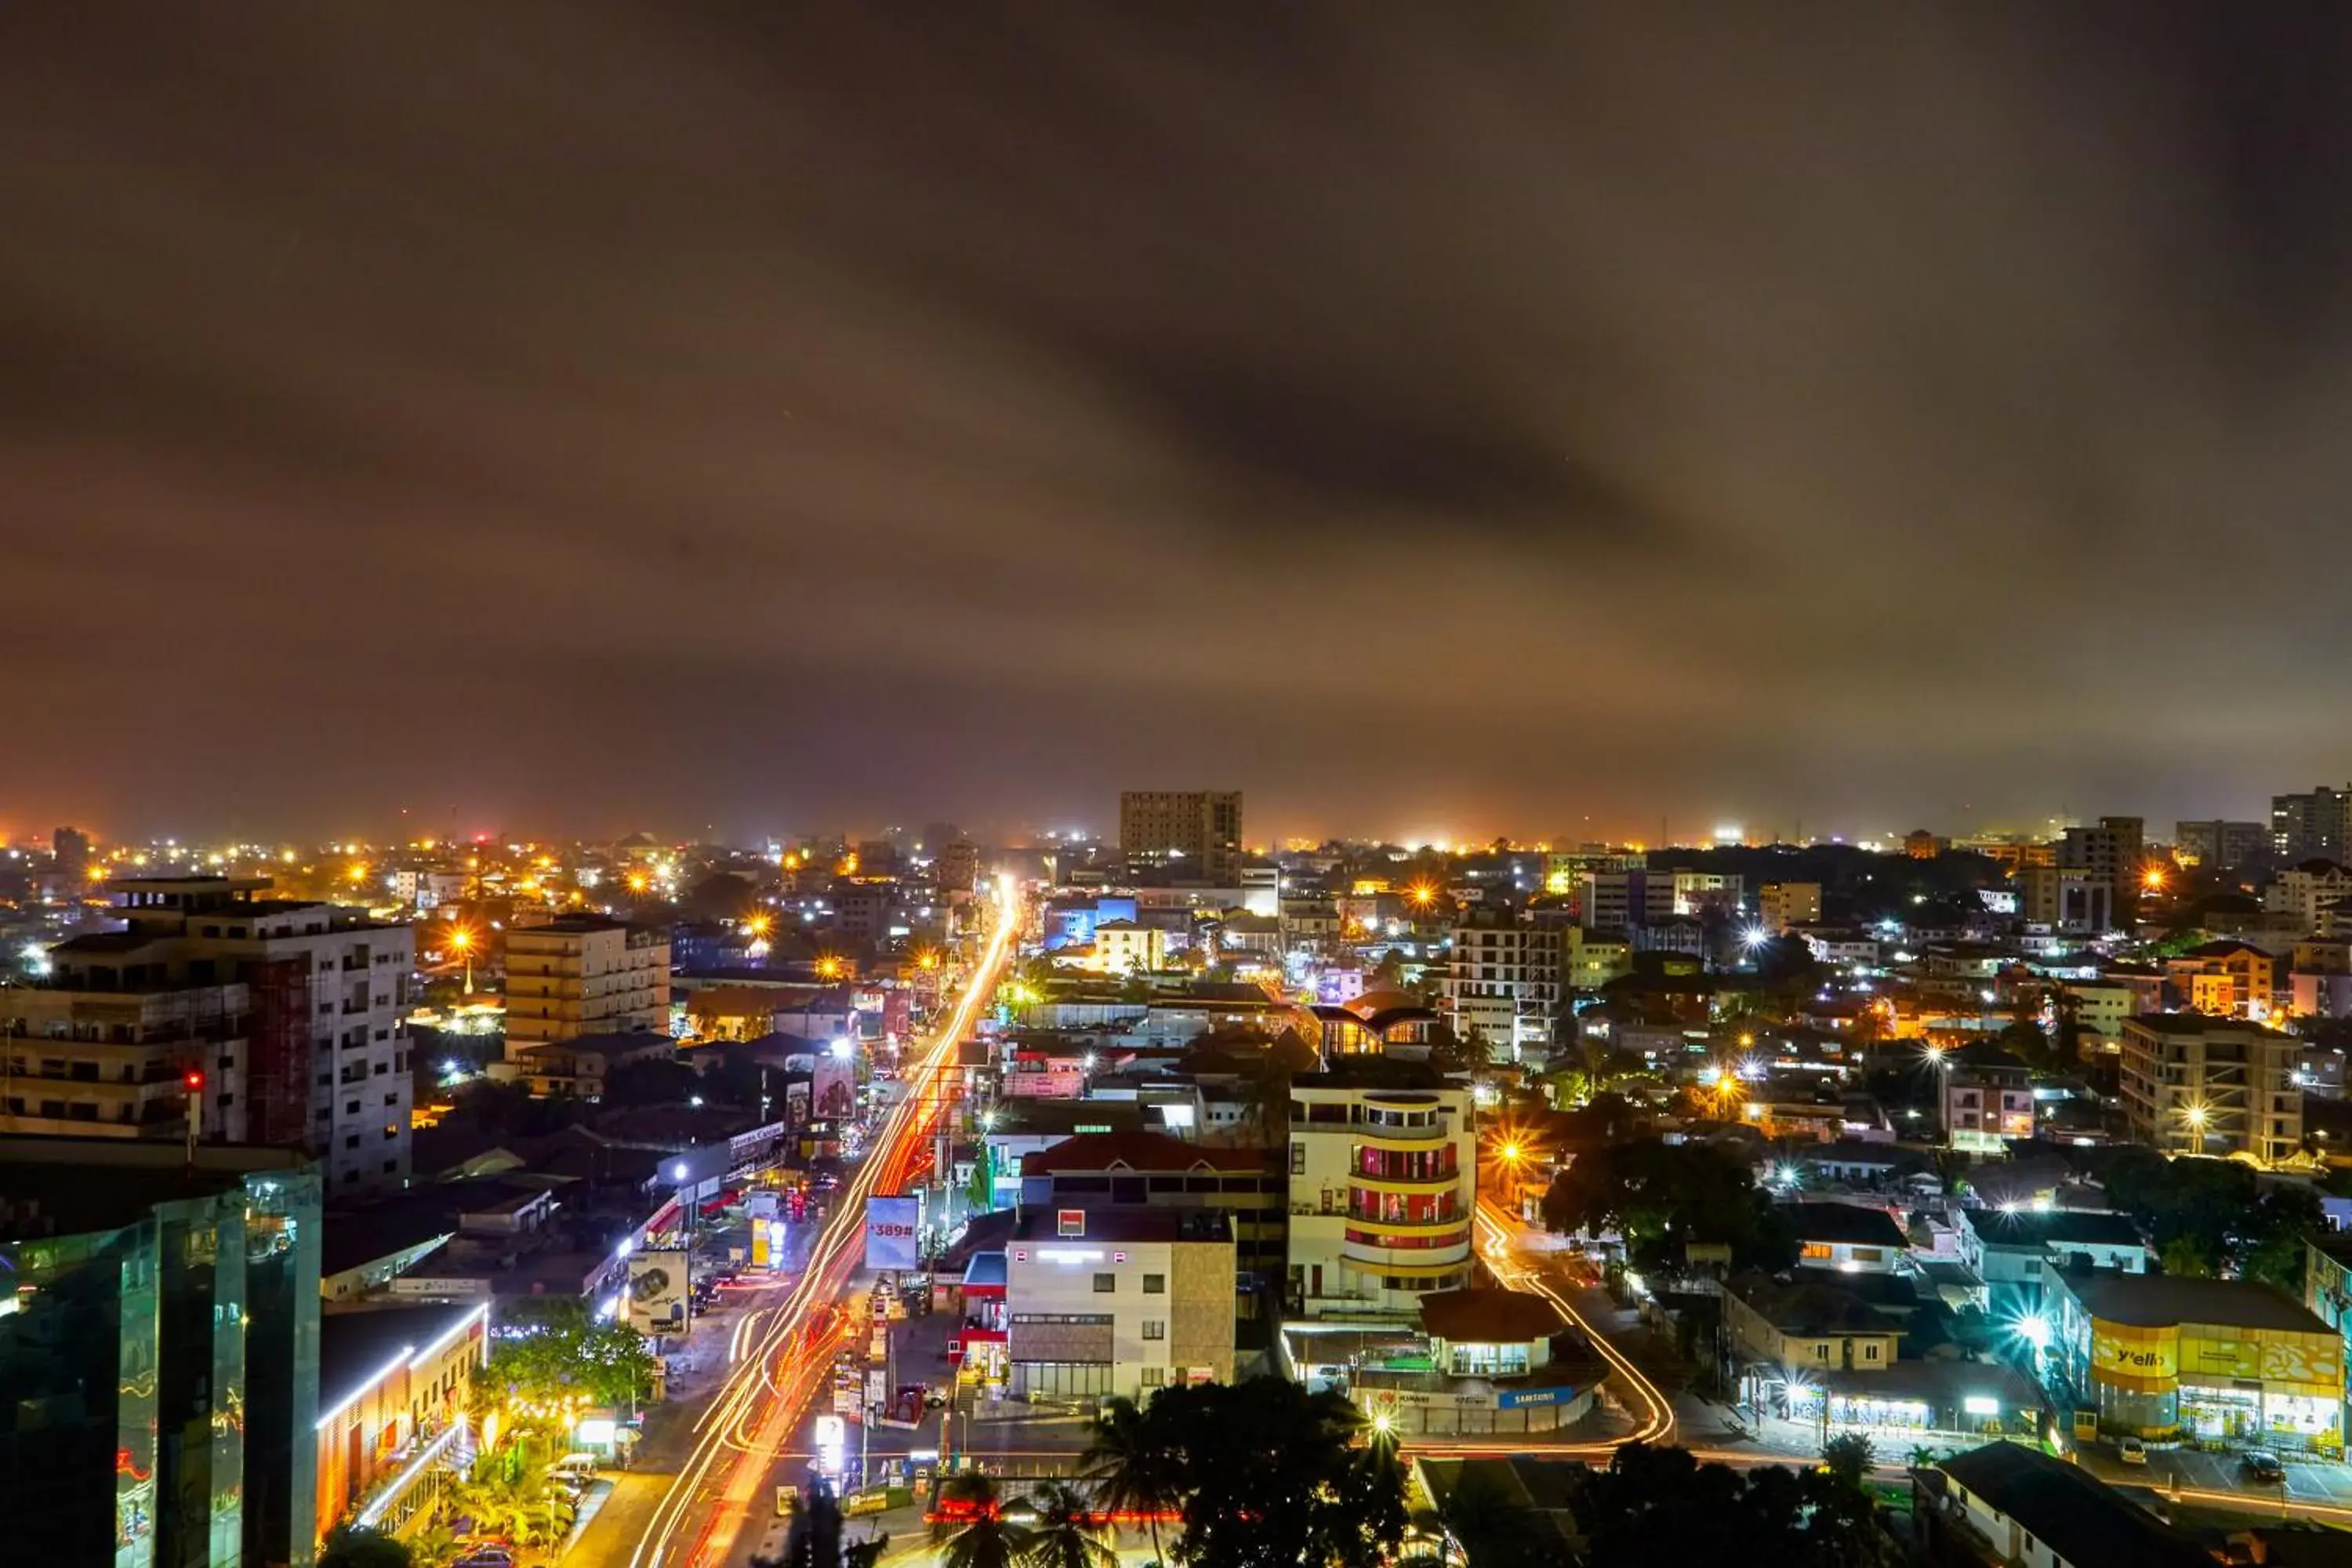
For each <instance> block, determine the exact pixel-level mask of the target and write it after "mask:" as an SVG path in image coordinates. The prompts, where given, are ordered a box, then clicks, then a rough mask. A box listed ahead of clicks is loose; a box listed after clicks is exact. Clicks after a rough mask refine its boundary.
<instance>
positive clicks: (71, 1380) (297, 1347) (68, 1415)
mask: <svg viewBox="0 0 2352 1568" xmlns="http://www.w3.org/2000/svg"><path fill="white" fill-rule="evenodd" d="M0 1192H5V1193H6V1194H8V1195H7V1201H6V1203H5V1205H0V1274H5V1278H6V1279H7V1280H8V1282H9V1288H8V1291H7V1294H6V1295H5V1303H6V1305H7V1306H8V1308H9V1310H7V1311H5V1312H0V1389H5V1398H0V1509H5V1511H6V1516H7V1520H8V1525H7V1530H8V1547H7V1549H6V1550H5V1552H0V1557H5V1558H6V1559H7V1560H8V1561H10V1562H22V1563H104V1564H109V1565H110V1568H165V1565H169V1568H179V1565H181V1564H185V1563H292V1564H295V1565H296V1568H303V1565H306V1564H308V1563H310V1562H311V1560H312V1550H313V1542H314V1541H315V1539H316V1532H315V1530H314V1529H313V1526H314V1523H315V1519H314V1510H315V1507H316V1500H317V1486H316V1474H317V1471H316V1460H317V1447H316V1443H315V1440H314V1433H315V1430H316V1427H317V1421H318V1404H319V1363H318V1357H319V1258H320V1250H319V1249H320V1180H319V1177H318V1175H317V1173H316V1170H315V1167H313V1166H312V1165H311V1164H310V1163H309V1161H308V1160H307V1158H306V1157H305V1156H304V1155H303V1154H301V1153H300V1152H299V1151H293V1150H279V1149H257V1148H254V1147H251V1146H242V1147H232V1146H226V1145H208V1146H205V1147H204V1148H201V1149H199V1150H198V1151H197V1152H196V1158H195V1161H194V1164H193V1165H190V1164H188V1163H186V1159H185V1156H184V1154H183V1152H182V1151H180V1150H179V1149H177V1148H174V1147H173V1146H171V1145H169V1144H162V1143H152V1142H140V1141H137V1140H127V1139H107V1138H30V1137H26V1138H0Z"/></svg>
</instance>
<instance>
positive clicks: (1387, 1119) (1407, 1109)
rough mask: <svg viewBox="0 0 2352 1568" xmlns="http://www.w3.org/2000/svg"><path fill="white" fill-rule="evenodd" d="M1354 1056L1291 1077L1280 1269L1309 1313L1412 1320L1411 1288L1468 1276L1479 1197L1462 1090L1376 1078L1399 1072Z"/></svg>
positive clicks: (1416, 1301) (1419, 1292)
mask: <svg viewBox="0 0 2352 1568" xmlns="http://www.w3.org/2000/svg"><path fill="white" fill-rule="evenodd" d="M1398 1066H1399V1064H1398V1063H1397V1062H1396V1061H1394V1060H1393V1059H1390V1058H1377V1059H1375V1060H1374V1062H1373V1063H1372V1068H1375V1069H1378V1070H1370V1071H1368V1070H1360V1069H1359V1068H1358V1067H1357V1066H1356V1064H1355V1061H1354V1059H1353V1058H1345V1059H1342V1060H1339V1061H1336V1062H1334V1063H1332V1064H1331V1066H1330V1068H1328V1070H1326V1071H1324V1072H1320V1073H1315V1074H1309V1075H1306V1076H1302V1077H1300V1078H1298V1079H1294V1080H1293V1081H1292V1083H1291V1087H1290V1271H1289V1280H1288V1285H1287V1289H1286V1292H1285V1294H1286V1299H1287V1300H1288V1301H1289V1303H1290V1306H1291V1308H1292V1310H1295V1311H1297V1312H1300V1313H1303V1314H1304V1315H1305V1316H1307V1317H1310V1318H1355V1319H1363V1320H1366V1321H1412V1318H1413V1316H1414V1314H1415V1313H1416V1312H1417V1311H1418V1310H1420V1303H1421V1298H1422V1297H1423V1296H1424V1295H1427V1294H1429V1293H1430V1292H1432V1291H1437V1290H1456V1289H1462V1288H1463V1287H1464V1286H1465V1285H1466V1284H1468V1283H1469V1279H1470V1273H1471V1268H1472V1263H1473V1260H1472V1258H1471V1229H1472V1226H1473V1224H1474V1223H1475V1219H1476V1216H1477V1208H1478V1141H1477V1140H1478V1135H1477V1129H1476V1127H1475V1125H1474V1124H1473V1121H1472V1109H1471V1099H1470V1091H1469V1090H1468V1089H1464V1088H1461V1087H1460V1086H1458V1085H1455V1084H1452V1083H1450V1082H1448V1081H1447V1080H1446V1079H1443V1078H1440V1077H1439V1076H1438V1075H1437V1074H1436V1073H1434V1072H1431V1073H1429V1074H1427V1075H1426V1078H1425V1079H1424V1080H1423V1082H1424V1087H1421V1088H1413V1089H1396V1088H1383V1087H1376V1085H1378V1084H1379V1083H1381V1082H1382V1081H1392V1080H1393V1079H1395V1078H1396V1077H1398V1076H1399V1075H1398V1074H1397V1072H1396V1068H1397V1067H1398Z"/></svg>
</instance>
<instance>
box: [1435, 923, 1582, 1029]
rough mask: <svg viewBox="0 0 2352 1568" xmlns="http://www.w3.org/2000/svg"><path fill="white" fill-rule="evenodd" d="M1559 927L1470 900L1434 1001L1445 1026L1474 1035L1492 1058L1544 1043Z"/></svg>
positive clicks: (1555, 996)
mask: <svg viewBox="0 0 2352 1568" xmlns="http://www.w3.org/2000/svg"><path fill="white" fill-rule="evenodd" d="M1559 988H1560V932H1559V927H1558V926H1554V925H1536V924H1531V923H1529V922H1528V921H1523V920H1520V919H1519V918H1518V917H1517V915H1515V914H1514V913H1513V912H1512V911H1510V910H1497V909H1487V908H1484V907H1482V906H1479V905H1475V904H1474V905H1472V906H1471V907H1470V908H1468V909H1467V910H1464V911H1463V915H1462V918H1461V920H1459V921H1456V922H1455V924H1454V936H1453V951H1452V953H1451V955H1450V956H1449V957H1448V959H1447V962H1446V966H1445V980H1444V1000H1443V1001H1442V1002H1440V1004H1439V1008H1440V1011H1441V1012H1442V1013H1443V1014H1444V1018H1445V1023H1446V1026H1447V1027H1448V1028H1450V1029H1452V1030H1453V1031H1454V1033H1455V1034H1457V1035H1459V1036H1461V1037H1463V1038H1464V1039H1469V1038H1471V1037H1473V1035H1474V1033H1475V1036H1476V1037H1478V1038H1480V1039H1483V1040H1484V1041H1486V1048H1487V1049H1488V1051H1489V1052H1491V1053H1492V1054H1493V1056H1494V1058H1495V1059H1496V1060H1497V1061H1510V1062H1515V1061H1517V1060H1519V1059H1521V1058H1522V1057H1524V1056H1527V1055H1528V1054H1530V1053H1532V1054H1534V1055H1538V1056H1540V1055H1542V1054H1543V1053H1544V1052H1545V1051H1547V1050H1548V1049H1549V1047H1550V1045H1551V1037H1552V1018H1553V1015H1554V1014H1555V1012H1556V1011H1557V1010H1558V1008H1559V996H1560V989H1559Z"/></svg>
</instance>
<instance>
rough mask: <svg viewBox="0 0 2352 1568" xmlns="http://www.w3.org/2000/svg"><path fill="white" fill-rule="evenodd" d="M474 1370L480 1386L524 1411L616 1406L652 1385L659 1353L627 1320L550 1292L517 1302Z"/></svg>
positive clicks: (650, 1387)
mask: <svg viewBox="0 0 2352 1568" xmlns="http://www.w3.org/2000/svg"><path fill="white" fill-rule="evenodd" d="M503 1330H504V1331H522V1330H528V1332H512V1333H511V1337H501V1338H499V1340H497V1341H496V1342H493V1344H492V1346H491V1349H490V1355H489V1360H488V1362H487V1363H484V1364H483V1366H482V1369H481V1371H480V1372H479V1373H477V1374H476V1376H477V1379H478V1384H479V1385H480V1386H481V1387H482V1388H484V1389H486V1390H487V1391H488V1392H489V1393H490V1394H494V1395H496V1396H498V1397H499V1398H501V1399H503V1400H505V1401H507V1402H508V1403H509V1405H513V1406H514V1407H516V1408H518V1409H521V1410H526V1411H527V1410H528V1409H529V1408H530V1407H533V1406H537V1407H543V1408H552V1407H555V1406H558V1405H563V1404H564V1403H565V1402H567V1401H575V1400H576V1401H578V1402H580V1403H583V1404H585V1405H606V1406H615V1405H626V1404H628V1403H629V1401H630V1399H631V1398H632V1397H637V1398H642V1397H644V1396H645V1395H646V1394H647V1393H649V1392H650V1391H651V1389H652V1385H653V1371H654V1358H653V1354H652V1352H649V1351H647V1350H646V1342H645V1339H644V1337H643V1336H642V1335H640V1334H639V1333H638V1332H637V1331H635V1330H634V1329H632V1328H630V1327H629V1326H628V1325H627V1324H626V1323H615V1322H606V1321H603V1320H601V1319H599V1318H598V1317H596V1316H595V1314H594V1313H593V1312H592V1311H590V1310H589V1309H588V1304H587V1303H586V1302H584V1301H581V1300H573V1299H570V1298H565V1299H560V1300H559V1299H554V1298H550V1299H547V1300H539V1301H533V1302H531V1303H530V1304H529V1305H528V1306H523V1307H519V1308H517V1309H516V1310H515V1312H514V1314H513V1316H512V1317H511V1318H510V1319H509V1321H508V1322H507V1323H506V1324H504V1325H503Z"/></svg>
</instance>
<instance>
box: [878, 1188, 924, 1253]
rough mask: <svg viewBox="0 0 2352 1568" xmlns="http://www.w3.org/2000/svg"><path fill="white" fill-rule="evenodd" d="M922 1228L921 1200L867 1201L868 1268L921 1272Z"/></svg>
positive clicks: (885, 1199)
mask: <svg viewBox="0 0 2352 1568" xmlns="http://www.w3.org/2000/svg"><path fill="white" fill-rule="evenodd" d="M922 1228H923V1200H922V1199H920V1198H919V1197H917V1198H884V1197H871V1198H867V1199H866V1268H921V1267H922V1266H923V1237H922Z"/></svg>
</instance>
